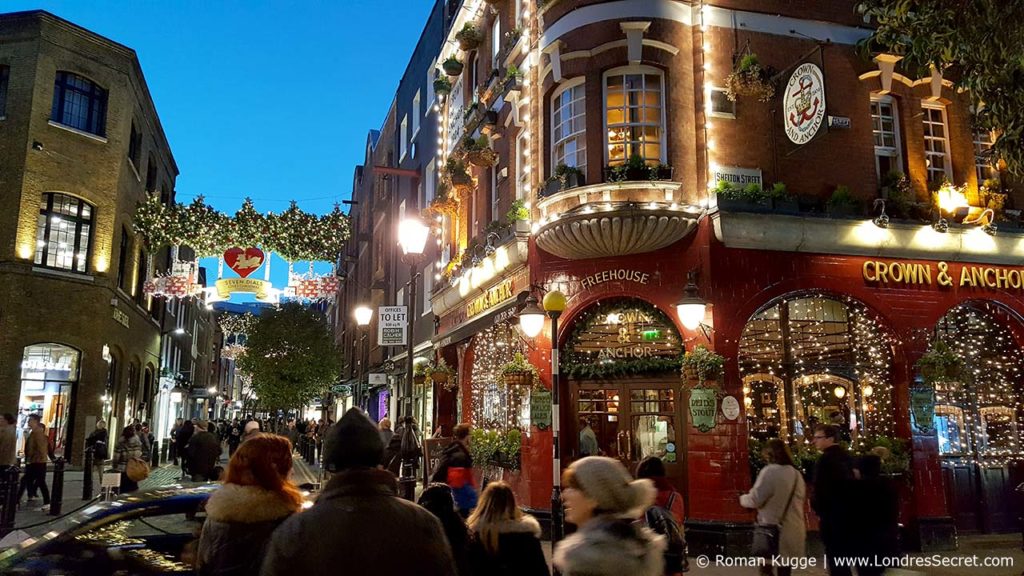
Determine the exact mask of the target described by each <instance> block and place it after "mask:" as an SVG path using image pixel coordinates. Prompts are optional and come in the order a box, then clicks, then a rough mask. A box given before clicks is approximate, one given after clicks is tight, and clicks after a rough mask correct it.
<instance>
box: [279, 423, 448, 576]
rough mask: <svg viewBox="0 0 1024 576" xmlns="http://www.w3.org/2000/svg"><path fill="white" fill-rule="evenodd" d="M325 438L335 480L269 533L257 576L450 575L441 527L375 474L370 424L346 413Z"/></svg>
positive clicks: (375, 440)
mask: <svg viewBox="0 0 1024 576" xmlns="http://www.w3.org/2000/svg"><path fill="white" fill-rule="evenodd" d="M330 434H331V441H330V442H328V443H327V446H328V447H329V451H328V452H326V453H325V454H324V461H325V463H326V464H327V466H328V468H329V469H332V470H334V471H335V472H336V473H335V474H334V475H333V476H332V477H331V480H330V481H329V482H328V483H327V486H326V487H325V488H324V490H323V492H321V493H320V497H319V498H317V501H316V505H315V506H313V507H312V508H311V509H309V510H307V511H306V512H303V513H301V514H296V515H294V516H292V517H291V518H289V519H288V520H286V521H285V522H284V524H282V525H281V527H280V528H278V529H277V530H276V531H275V532H274V535H273V537H272V538H271V541H270V545H269V547H268V550H267V556H266V559H265V560H264V562H263V569H262V570H261V572H260V574H261V575H262V576H284V575H288V576H291V575H292V574H301V575H302V576H320V575H328V574H331V575H333V574H338V573H339V570H341V571H342V572H344V573H345V574H380V575H391V574H396V575H398V574H401V575H406V574H409V575H412V574H415V575H417V576H450V575H452V574H455V573H456V571H455V564H454V561H453V560H452V553H451V549H450V548H449V547H448V540H447V539H446V537H445V535H444V531H443V530H442V529H441V523H440V522H438V520H437V519H436V518H435V517H434V516H433V515H432V514H431V513H430V512H427V511H426V510H424V509H423V508H420V507H419V506H417V505H415V504H413V503H412V502H407V501H405V500H402V499H400V498H398V497H397V490H398V486H397V483H396V481H395V477H394V476H393V475H392V474H390V473H389V472H387V471H386V470H379V469H377V465H378V464H379V463H380V461H381V457H382V456H383V452H384V446H383V443H382V442H381V440H380V434H379V433H378V432H377V428H376V427H375V426H374V425H373V423H372V422H370V420H369V419H368V418H367V417H366V416H365V415H364V414H363V413H362V412H360V411H359V409H358V408H351V409H349V411H348V412H346V413H345V416H344V417H343V418H342V419H341V420H340V421H339V422H338V423H337V424H336V425H335V426H333V427H332V428H331V431H330Z"/></svg>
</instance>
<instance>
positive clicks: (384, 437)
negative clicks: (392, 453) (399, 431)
mask: <svg viewBox="0 0 1024 576" xmlns="http://www.w3.org/2000/svg"><path fill="white" fill-rule="evenodd" d="M377 427H378V428H379V429H380V439H381V441H382V442H383V443H384V446H387V445H388V444H391V437H392V436H394V435H395V432H394V431H393V430H392V429H391V420H390V419H389V418H382V419H381V421H380V423H379V424H377Z"/></svg>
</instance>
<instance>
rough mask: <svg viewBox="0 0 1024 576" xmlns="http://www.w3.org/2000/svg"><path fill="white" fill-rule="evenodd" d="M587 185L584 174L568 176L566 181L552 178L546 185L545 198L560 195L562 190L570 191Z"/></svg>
mask: <svg viewBox="0 0 1024 576" xmlns="http://www.w3.org/2000/svg"><path fill="white" fill-rule="evenodd" d="M586 183H587V177H586V176H585V175H583V174H576V173H570V174H566V176H565V179H564V180H561V179H559V178H550V179H549V180H548V181H547V182H546V183H545V184H544V191H543V194H544V196H552V195H554V194H558V193H559V192H561V191H562V190H569V189H572V188H576V187H579V186H585V185H586Z"/></svg>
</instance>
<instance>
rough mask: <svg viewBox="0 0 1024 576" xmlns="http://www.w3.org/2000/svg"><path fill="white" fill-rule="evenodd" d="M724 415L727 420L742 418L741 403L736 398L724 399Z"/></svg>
mask: <svg viewBox="0 0 1024 576" xmlns="http://www.w3.org/2000/svg"><path fill="white" fill-rule="evenodd" d="M722 415H723V416H725V419H726V420H735V419H737V418H739V417H740V402H739V400H737V399H736V397H735V396H726V397H725V398H722Z"/></svg>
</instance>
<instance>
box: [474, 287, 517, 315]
mask: <svg viewBox="0 0 1024 576" xmlns="http://www.w3.org/2000/svg"><path fill="white" fill-rule="evenodd" d="M514 297H515V294H514V293H513V291H512V279H511V278H509V279H507V280H502V281H501V283H500V284H498V285H497V286H494V287H492V288H489V289H488V290H487V291H486V292H484V293H483V294H481V295H480V296H477V297H476V298H474V299H472V300H470V301H469V304H467V305H466V317H467V318H472V317H473V316H476V315H477V314H480V313H481V312H486V311H487V310H490V309H491V308H494V307H495V306H497V305H499V304H501V303H503V302H505V301H507V300H511V299H512V298H514Z"/></svg>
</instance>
